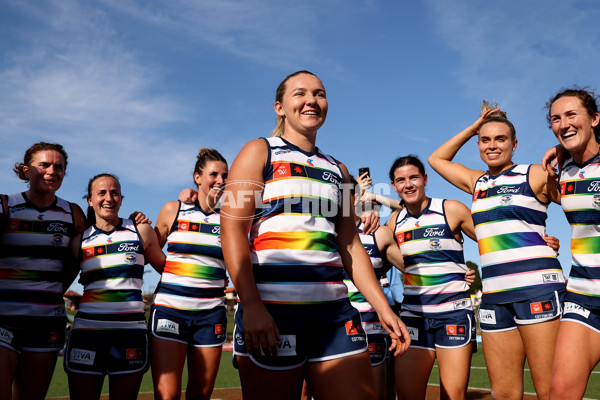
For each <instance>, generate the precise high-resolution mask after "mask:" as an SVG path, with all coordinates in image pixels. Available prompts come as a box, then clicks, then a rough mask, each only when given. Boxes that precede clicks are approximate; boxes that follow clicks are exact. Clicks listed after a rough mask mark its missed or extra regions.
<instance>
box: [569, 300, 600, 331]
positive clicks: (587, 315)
mask: <svg viewBox="0 0 600 400" xmlns="http://www.w3.org/2000/svg"><path fill="white" fill-rule="evenodd" d="M560 320H561V321H573V322H577V323H580V324H581V325H584V326H586V327H588V328H590V329H591V330H593V331H595V332H597V333H600V309H598V308H588V306H584V305H581V304H579V303H577V302H575V301H573V300H565V303H564V306H563V315H562V318H561V319H560Z"/></svg>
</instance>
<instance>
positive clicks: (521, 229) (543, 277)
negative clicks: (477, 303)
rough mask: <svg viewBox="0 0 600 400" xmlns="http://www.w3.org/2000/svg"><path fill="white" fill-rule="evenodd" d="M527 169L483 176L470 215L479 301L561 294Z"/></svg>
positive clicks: (561, 283)
mask: <svg viewBox="0 0 600 400" xmlns="http://www.w3.org/2000/svg"><path fill="white" fill-rule="evenodd" d="M529 168H530V166H529V165H515V166H513V167H511V168H509V169H507V170H505V171H503V172H501V173H500V174H498V175H496V176H493V175H490V174H485V175H482V176H481V177H480V178H479V179H478V180H477V182H476V184H475V190H474V193H473V206H472V208H471V212H472V215H473V223H474V225H475V235H476V236H477V244H478V246H479V254H480V256H481V275H482V283H483V301H485V302H487V303H490V304H499V303H510V302H514V301H520V300H525V299H530V298H533V297H537V296H541V295H543V294H546V293H549V292H552V291H554V290H559V289H562V288H564V281H565V280H564V277H563V273H562V269H561V266H560V264H559V262H558V260H557V258H556V253H555V252H554V250H552V249H551V248H550V247H548V246H547V245H546V242H545V241H544V239H543V236H544V234H545V233H546V218H547V214H546V210H547V208H548V203H542V202H541V201H540V200H539V199H538V198H537V197H536V195H535V193H533V190H532V189H531V186H530V185H529V181H528V172H529Z"/></svg>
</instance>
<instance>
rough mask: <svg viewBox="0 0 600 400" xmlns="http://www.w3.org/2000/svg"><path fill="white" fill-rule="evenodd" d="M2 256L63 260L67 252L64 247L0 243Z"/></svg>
mask: <svg viewBox="0 0 600 400" xmlns="http://www.w3.org/2000/svg"><path fill="white" fill-rule="evenodd" d="M0 254H2V257H20V258H36V259H38V258H41V259H48V260H61V261H62V260H64V259H66V258H67V256H68V254H69V250H68V249H67V248H66V247H51V246H15V245H0Z"/></svg>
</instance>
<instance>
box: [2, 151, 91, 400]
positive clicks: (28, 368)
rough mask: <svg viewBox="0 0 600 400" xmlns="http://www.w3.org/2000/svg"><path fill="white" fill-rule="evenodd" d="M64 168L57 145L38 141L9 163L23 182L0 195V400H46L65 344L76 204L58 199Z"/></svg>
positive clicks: (79, 223) (79, 220)
mask: <svg viewBox="0 0 600 400" xmlns="http://www.w3.org/2000/svg"><path fill="white" fill-rule="evenodd" d="M66 169H67V153H66V152H65V150H64V149H63V147H62V146H61V145H60V144H54V143H46V142H39V143H36V144H34V145H33V146H31V147H30V148H29V149H27V151H26V152H25V156H24V157H23V162H20V163H17V164H15V168H14V171H15V173H16V174H17V176H18V177H19V178H20V179H22V180H23V181H25V182H27V183H28V186H29V188H28V189H27V191H25V192H23V193H15V194H11V195H8V196H5V195H2V196H0V203H1V206H0V229H1V230H0V254H1V255H0V276H1V278H0V338H1V339H0V370H1V371H2V373H0V398H2V399H11V398H14V399H44V398H45V397H46V392H47V391H48V387H49V385H50V381H51V379H52V374H53V373H54V367H55V366H56V359H57V357H58V352H59V350H61V349H62V348H63V346H64V341H65V328H66V324H67V316H66V312H65V303H64V300H63V297H62V295H63V293H64V291H65V290H66V287H65V280H66V278H65V266H66V261H67V259H68V246H69V242H70V240H71V238H73V237H74V236H75V235H77V234H79V233H81V232H82V231H83V230H84V229H85V216H84V215H83V211H81V208H80V207H79V206H78V205H77V204H74V203H69V202H68V201H65V200H63V199H61V198H59V197H57V196H56V191H57V190H58V189H59V188H60V186H61V184H62V181H63V178H64V176H65V172H66Z"/></svg>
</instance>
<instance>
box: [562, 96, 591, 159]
mask: <svg viewBox="0 0 600 400" xmlns="http://www.w3.org/2000/svg"><path fill="white" fill-rule="evenodd" d="M599 121H600V116H599V115H598V113H596V114H595V115H593V116H590V115H589V114H588V112H587V110H586V109H585V107H584V106H583V104H582V102H581V100H580V99H579V98H577V97H571V96H566V97H561V98H559V99H558V100H556V101H555V102H554V103H552V106H551V107H550V123H551V124H552V132H554V135H555V136H556V138H557V139H558V141H559V142H560V143H561V144H562V145H563V147H564V148H565V149H566V150H567V151H568V152H569V153H571V155H572V156H573V158H574V159H575V161H576V162H579V163H581V162H584V161H586V160H588V159H589V158H591V157H592V156H593V155H594V154H596V153H597V152H598V143H597V142H596V139H595V136H594V128H595V127H596V126H597V125H598V123H599Z"/></svg>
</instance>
